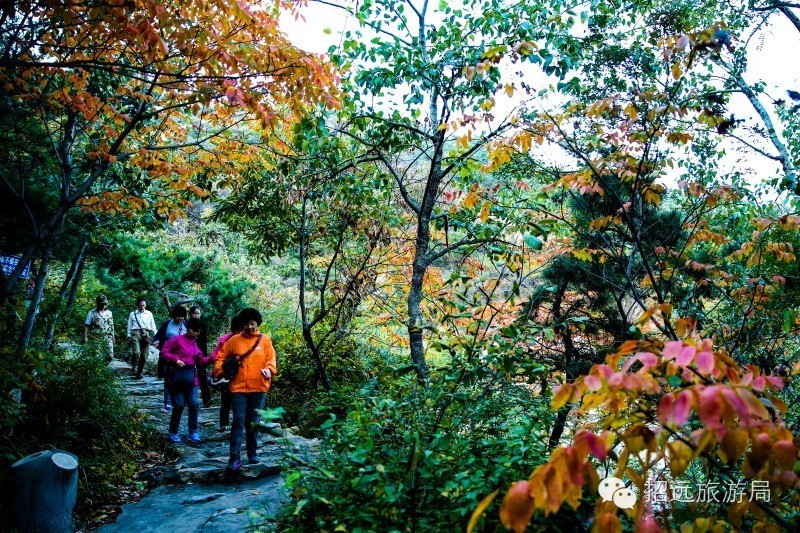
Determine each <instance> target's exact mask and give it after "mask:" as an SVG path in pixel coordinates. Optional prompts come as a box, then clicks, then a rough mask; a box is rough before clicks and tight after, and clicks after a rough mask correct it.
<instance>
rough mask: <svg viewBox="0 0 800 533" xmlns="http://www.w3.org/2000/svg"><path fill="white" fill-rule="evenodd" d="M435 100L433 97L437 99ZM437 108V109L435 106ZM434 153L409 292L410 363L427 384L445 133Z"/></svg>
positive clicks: (424, 197) (416, 243) (419, 222)
mask: <svg viewBox="0 0 800 533" xmlns="http://www.w3.org/2000/svg"><path fill="white" fill-rule="evenodd" d="M435 98H436V96H435V95H434V99H435ZM434 107H435V106H434ZM435 136H436V142H435V151H434V154H433V159H432V160H431V166H430V171H429V173H428V181H427V183H426V184H425V193H424V194H423V196H422V201H421V202H420V204H419V215H418V217H417V239H416V242H415V243H414V266H413V270H412V273H411V286H410V288H409V291H408V341H409V348H410V350H411V362H412V363H414V365H416V372H417V378H418V379H419V381H420V382H422V383H425V382H427V381H428V376H429V374H430V372H429V370H428V363H427V362H426V361H425V343H424V339H423V335H422V333H423V323H422V309H421V304H422V285H423V282H424V280H425V272H426V271H427V270H428V266H430V261H429V258H428V249H429V248H430V242H431V217H432V216H433V208H434V206H435V205H436V197H437V196H438V194H439V185H441V181H442V148H443V144H444V132H442V131H441V130H440V131H437V132H436V134H435Z"/></svg>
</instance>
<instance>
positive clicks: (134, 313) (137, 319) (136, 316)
mask: <svg viewBox="0 0 800 533" xmlns="http://www.w3.org/2000/svg"><path fill="white" fill-rule="evenodd" d="M133 318H134V319H136V325H137V326H139V329H141V330H143V331H144V328H143V327H142V325H141V324H140V323H139V316H138V315H137V314H136V311H134V312H133Z"/></svg>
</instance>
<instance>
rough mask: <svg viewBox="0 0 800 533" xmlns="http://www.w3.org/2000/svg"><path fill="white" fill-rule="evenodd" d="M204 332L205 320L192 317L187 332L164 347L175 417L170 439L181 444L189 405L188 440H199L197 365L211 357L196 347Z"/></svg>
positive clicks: (166, 379)
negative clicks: (183, 421)
mask: <svg viewBox="0 0 800 533" xmlns="http://www.w3.org/2000/svg"><path fill="white" fill-rule="evenodd" d="M202 331H203V323H202V322H201V321H200V319H199V318H190V319H189V320H188V321H187V322H186V333H184V334H183V335H178V336H177V337H173V338H171V339H169V340H168V341H167V342H165V343H164V345H163V346H162V347H161V357H163V358H164V361H165V362H166V363H167V365H168V366H167V369H166V371H165V372H164V382H165V383H166V384H167V387H168V388H169V393H170V396H171V397H172V416H171V417H170V420H169V434H168V437H167V439H168V440H169V441H170V442H175V443H178V442H180V441H181V437H180V435H179V434H178V429H179V428H180V425H181V415H182V414H183V408H184V407H185V406H188V407H189V434H188V435H187V437H186V440H187V441H189V442H190V443H192V444H199V443H200V436H199V435H198V433H197V426H198V424H197V394H196V393H195V388H196V387H199V386H200V382H199V381H198V380H197V367H198V365H206V364H208V363H209V362H210V361H211V357H204V356H203V352H202V351H200V348H198V347H197V337H198V336H199V335H200V334H201V333H202Z"/></svg>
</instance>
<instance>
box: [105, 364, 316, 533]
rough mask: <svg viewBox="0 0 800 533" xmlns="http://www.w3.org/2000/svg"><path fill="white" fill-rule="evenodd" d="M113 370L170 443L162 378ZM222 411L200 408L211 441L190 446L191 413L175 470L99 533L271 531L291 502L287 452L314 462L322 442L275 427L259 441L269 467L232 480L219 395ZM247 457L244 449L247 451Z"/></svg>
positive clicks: (148, 477) (166, 470)
mask: <svg viewBox="0 0 800 533" xmlns="http://www.w3.org/2000/svg"><path fill="white" fill-rule="evenodd" d="M111 365H112V367H113V368H115V370H117V371H118V372H120V373H123V375H125V376H126V377H125V378H124V380H123V384H124V386H125V388H126V393H127V395H128V397H129V399H130V401H131V402H132V403H133V404H134V405H135V406H137V407H138V408H139V410H140V411H141V412H143V413H145V415H146V416H147V417H148V418H149V419H150V420H151V422H152V423H153V424H154V425H155V426H156V427H158V428H163V431H164V435H165V437H166V431H167V423H168V420H169V413H168V412H166V411H163V410H162V409H161V408H162V407H163V389H162V387H163V385H162V381H161V380H160V379H157V378H154V377H145V378H143V379H141V380H131V379H130V378H128V377H127V374H128V373H129V372H130V367H129V366H128V365H127V363H124V362H121V361H118V360H116V359H115V360H114V361H112V362H111ZM214 401H215V402H216V403H217V405H216V406H212V407H209V408H202V409H200V413H199V415H200V417H199V419H200V420H199V425H200V436H201V438H202V439H203V442H202V443H201V444H199V445H190V444H188V443H187V442H186V432H187V428H186V424H187V422H186V419H187V413H186V410H184V414H183V418H182V420H181V430H180V434H181V438H182V439H183V443H182V444H176V445H174V446H175V448H176V451H177V452H178V454H179V455H180V457H179V458H178V460H177V461H176V462H175V463H174V464H171V465H167V466H159V467H156V468H153V469H150V470H148V471H145V472H144V473H142V474H140V475H139V479H140V480H145V481H151V482H154V483H155V484H156V485H158V487H157V488H156V489H154V490H152V491H151V492H149V493H148V494H147V495H146V496H145V497H144V498H142V499H141V500H140V501H138V502H134V503H129V504H126V505H123V506H122V513H121V514H120V515H119V516H118V517H117V520H116V522H113V523H110V524H106V525H104V526H102V527H100V528H98V531H102V532H136V533H144V532H149V531H177V530H180V531H198V532H199V531H202V532H209V533H210V532H217V531H219V532H222V531H225V532H235V531H245V530H252V529H253V527H254V526H258V525H260V526H262V527H265V526H266V524H267V523H268V521H269V519H270V518H271V517H273V516H274V515H275V514H276V513H277V511H278V509H279V508H280V506H281V505H282V504H284V503H285V501H286V495H285V493H284V490H283V480H282V479H281V477H280V475H279V473H280V471H281V468H282V466H283V465H284V464H285V461H286V459H285V455H284V454H285V453H286V452H291V453H292V454H295V455H296V456H298V457H300V458H302V459H303V460H307V461H311V460H313V456H314V454H315V451H316V448H317V446H318V442H317V440H316V439H313V440H308V439H305V438H303V437H300V436H298V435H295V434H293V433H292V431H291V430H288V429H282V428H281V427H280V426H279V425H278V424H269V425H268V426H267V427H268V431H269V433H270V434H266V433H261V434H259V437H258V442H259V449H258V455H259V457H260V458H261V461H262V462H261V464H258V465H245V466H243V467H242V468H241V469H240V471H239V472H237V473H236V474H234V475H230V474H229V473H227V472H226V469H225V466H226V465H227V462H228V442H229V440H228V439H229V435H230V434H229V433H224V434H223V433H219V431H218V429H219V407H218V404H219V395H218V394H216V395H215V396H214ZM242 454H244V449H243V450H242Z"/></svg>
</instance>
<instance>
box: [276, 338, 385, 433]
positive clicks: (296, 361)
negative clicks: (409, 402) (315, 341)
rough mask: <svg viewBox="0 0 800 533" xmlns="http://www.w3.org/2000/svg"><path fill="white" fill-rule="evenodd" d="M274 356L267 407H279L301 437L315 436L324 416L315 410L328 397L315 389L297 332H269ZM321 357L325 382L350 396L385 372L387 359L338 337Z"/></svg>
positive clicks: (310, 365)
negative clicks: (275, 365)
mask: <svg viewBox="0 0 800 533" xmlns="http://www.w3.org/2000/svg"><path fill="white" fill-rule="evenodd" d="M271 335H272V341H273V344H274V346H275V351H276V353H277V356H278V377H277V378H276V379H275V381H274V383H273V386H272V388H271V389H270V391H269V394H268V395H267V405H268V406H271V407H283V408H284V409H285V411H286V414H285V418H284V423H285V424H286V425H288V426H299V428H300V431H301V433H302V434H304V435H316V434H317V433H318V431H317V430H318V429H319V426H320V425H321V424H322V423H323V422H324V421H325V420H326V419H327V413H326V412H325V411H324V408H323V409H318V407H319V406H320V405H328V404H329V402H328V401H327V399H328V398H329V394H328V393H326V391H324V390H322V388H321V386H320V384H318V383H317V384H316V386H315V379H314V375H315V369H316V367H315V365H314V362H313V361H312V360H311V356H310V355H309V352H308V349H307V348H306V345H305V343H304V342H303V338H302V335H301V332H300V331H299V328H296V327H278V328H273V329H272V331H271ZM326 348H327V349H326V350H324V351H323V353H322V357H323V360H324V361H325V365H326V371H327V373H328V379H329V380H330V382H331V384H332V385H333V387H334V388H335V389H337V390H338V391H339V393H340V394H345V391H349V392H351V393H354V392H356V391H358V389H359V388H360V387H361V386H362V385H363V384H364V383H366V382H367V380H368V379H369V376H370V375H374V374H375V373H377V372H381V371H385V370H386V369H388V368H389V365H390V363H391V359H390V358H389V357H388V356H387V354H384V353H379V352H377V351H376V350H375V349H374V348H373V347H371V346H369V345H367V344H365V343H362V342H360V341H359V340H357V339H355V338H353V337H348V336H341V337H339V338H337V339H336V341H334V342H333V343H331V344H329V345H327V347H326Z"/></svg>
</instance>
